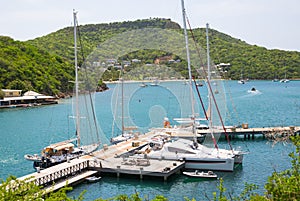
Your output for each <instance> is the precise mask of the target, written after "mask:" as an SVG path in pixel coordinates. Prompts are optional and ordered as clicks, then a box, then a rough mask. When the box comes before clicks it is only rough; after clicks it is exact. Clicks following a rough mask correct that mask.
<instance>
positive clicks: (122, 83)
mask: <svg viewBox="0 0 300 201" xmlns="http://www.w3.org/2000/svg"><path fill="white" fill-rule="evenodd" d="M123 68H124V66H123V65H122V69H121V87H122V88H121V96H122V102H121V104H122V105H121V107H122V114H121V118H122V136H123V135H124V79H123V71H124V69H123Z"/></svg>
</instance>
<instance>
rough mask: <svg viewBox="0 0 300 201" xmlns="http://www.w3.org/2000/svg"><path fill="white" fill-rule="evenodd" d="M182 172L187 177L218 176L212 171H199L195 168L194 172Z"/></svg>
mask: <svg viewBox="0 0 300 201" xmlns="http://www.w3.org/2000/svg"><path fill="white" fill-rule="evenodd" d="M182 173H183V174H184V175H186V176H188V177H197V178H211V179H216V178H218V175H216V174H215V173H214V172H213V171H208V172H203V171H202V172H199V171H198V170H196V171H195V172H182Z"/></svg>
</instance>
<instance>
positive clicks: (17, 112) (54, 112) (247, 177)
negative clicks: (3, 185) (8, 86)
mask: <svg viewBox="0 0 300 201" xmlns="http://www.w3.org/2000/svg"><path fill="white" fill-rule="evenodd" d="M134 84H135V85H138V84H137V83H133V84H132V85H134ZM175 84H177V85H178V86H177V89H178V91H182V90H180V87H182V86H183V84H182V83H180V84H179V83H175V82H174V83H161V86H158V87H150V86H148V87H146V88H139V89H137V90H132V93H130V94H127V95H126V96H125V99H127V102H126V103H128V104H127V107H126V109H125V110H126V111H127V115H129V116H130V123H133V124H135V125H137V126H138V127H140V128H142V130H141V132H143V131H146V130H147V128H148V127H155V126H161V125H162V119H163V117H164V116H168V117H169V119H172V118H174V117H178V115H181V114H182V110H180V109H178V108H181V109H182V107H184V106H183V105H182V104H181V103H180V101H178V99H179V98H178V96H179V95H177V94H176V93H175V92H173V91H170V90H168V89H170V88H171V86H168V85H175ZM252 86H255V88H256V89H258V90H259V91H260V93H256V94H253V93H248V92H247V90H249V89H251V88H252ZM109 87H110V90H108V91H106V92H102V93H97V94H96V95H95V96H96V102H95V108H96V112H97V118H98V121H99V125H100V128H101V131H102V136H101V139H102V141H103V144H104V143H109V139H110V137H111V136H112V122H113V114H114V113H115V109H116V107H118V104H116V103H115V102H116V101H115V100H112V98H111V97H112V95H113V94H114V93H116V91H115V90H114V88H115V85H114V84H110V85H109ZM225 87H226V89H230V93H229V91H228V90H227V92H228V94H226V95H227V99H228V100H229V99H230V100H232V102H233V104H234V105H233V106H228V107H229V109H230V110H231V111H236V113H234V114H233V113H232V114H231V117H230V119H228V120H227V121H226V122H228V124H229V123H230V122H237V121H238V122H240V123H248V125H249V127H269V126H291V125H294V126H296V125H297V126H299V125H300V81H291V82H290V83H279V82H271V81H251V82H248V83H246V84H244V85H242V84H238V83H237V82H236V81H228V82H226V84H225ZM203 94H204V97H205V92H203ZM183 96H186V95H185V94H183ZM230 104H231V103H230ZM116 105H117V106H116ZM199 113H201V112H199ZM71 115H72V103H71V99H68V100H62V101H60V103H59V104H57V105H50V106H41V107H31V108H15V109H3V110H0V128H1V131H0V132H1V134H0V136H1V141H0V178H2V179H6V178H7V177H8V176H9V175H14V176H17V177H19V176H23V175H25V174H28V173H31V172H33V171H34V169H33V167H32V163H31V162H29V161H26V160H25V159H24V154H28V153H30V154H33V153H39V152H40V151H41V149H42V148H43V147H44V146H47V145H48V144H49V143H51V142H57V141H60V140H63V139H67V138H70V137H72V136H73V135H74V122H73V121H74V119H70V118H69V116H71ZM171 123H174V122H171ZM115 125H116V126H117V125H118V122H117V123H116V124H115ZM114 130H115V131H117V130H118V128H117V127H116V128H114ZM218 143H219V146H220V147H223V148H224V147H227V148H228V144H227V143H226V142H225V141H219V142H218ZM231 143H232V146H233V147H235V148H237V147H240V148H242V150H244V151H248V152H249V154H247V155H246V156H245V157H244V163H243V165H242V166H239V167H237V168H236V169H235V171H234V172H232V173H230V172H216V173H217V174H218V176H219V177H222V178H223V179H224V185H225V187H226V188H227V192H230V193H232V194H239V193H240V192H241V191H242V190H243V189H244V184H245V182H247V183H253V184H256V185H258V186H259V189H258V192H259V193H263V185H264V183H265V182H266V181H267V178H268V176H270V175H271V173H272V172H273V171H274V170H276V171H281V170H284V169H286V168H289V167H290V158H289V157H288V153H290V152H291V151H293V146H292V145H291V144H289V143H284V144H283V143H277V144H275V145H273V143H272V142H269V141H267V140H263V139H261V138H258V139H255V140H244V139H237V140H234V141H232V142H231ZM217 185H218V180H212V181H210V180H197V179H191V178H187V177H185V176H183V175H174V176H173V177H171V178H169V179H168V181H165V182H164V181H163V180H162V179H161V178H151V179H146V180H139V179H138V178H128V177H126V178H123V177H121V178H115V177H103V178H102V180H101V181H99V182H97V183H93V184H87V183H82V184H79V185H78V186H76V187H75V188H74V190H73V191H72V192H70V193H69V195H70V196H78V195H79V194H80V192H82V191H83V190H87V192H86V193H85V196H84V197H85V199H86V200H94V199H96V198H99V197H102V198H110V197H113V196H115V195H119V194H129V195H130V194H133V193H135V192H139V193H140V195H141V196H142V197H145V196H146V197H149V198H150V199H151V198H154V196H155V195H165V196H166V197H167V198H169V200H184V199H183V198H184V197H188V198H196V199H197V200H205V197H204V196H205V195H207V196H208V197H212V192H214V191H216V189H217V188H216V187H217Z"/></svg>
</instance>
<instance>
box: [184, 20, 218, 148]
mask: <svg viewBox="0 0 300 201" xmlns="http://www.w3.org/2000/svg"><path fill="white" fill-rule="evenodd" d="M185 17H186V21H187V23H188V25H189V30H190V32H191V34H192V38H193V41H194V45H195V47H196V51H197V53H198V56H199V60H200V65H201V64H203V61H202V57H201V54H200V50H199V48H198V46H197V44H196V38H195V35H194V33H193V30H192V27H191V24H190V21H189V19H188V17H187V15H185ZM208 62H209V61H207V63H208ZM203 66H204V65H203ZM203 73H204V76H205V77H206V80H207V83H208V86H209V87H210V80H209V79H208V76H207V73H206V71H205V70H204V68H203ZM210 91H211V94H212V96H213V93H212V89H211V87H210ZM210 118H211V117H210ZM223 127H224V126H223ZM211 129H212V128H211ZM211 137H212V140H213V143H214V145H215V148H216V149H217V150H218V149H219V148H218V144H217V142H216V139H215V136H214V135H213V134H212V133H211Z"/></svg>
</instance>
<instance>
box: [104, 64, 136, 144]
mask: <svg viewBox="0 0 300 201" xmlns="http://www.w3.org/2000/svg"><path fill="white" fill-rule="evenodd" d="M120 81H121V134H120V135H118V136H115V137H112V138H111V139H110V142H111V143H112V144H117V143H119V142H123V141H126V140H129V139H131V138H133V137H134V133H133V130H136V129H137V128H136V127H135V126H131V127H125V123H124V104H125V103H124V78H123V67H122V70H121V78H120ZM116 108H118V107H116ZM115 116H116V114H115ZM113 126H114V124H113Z"/></svg>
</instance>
